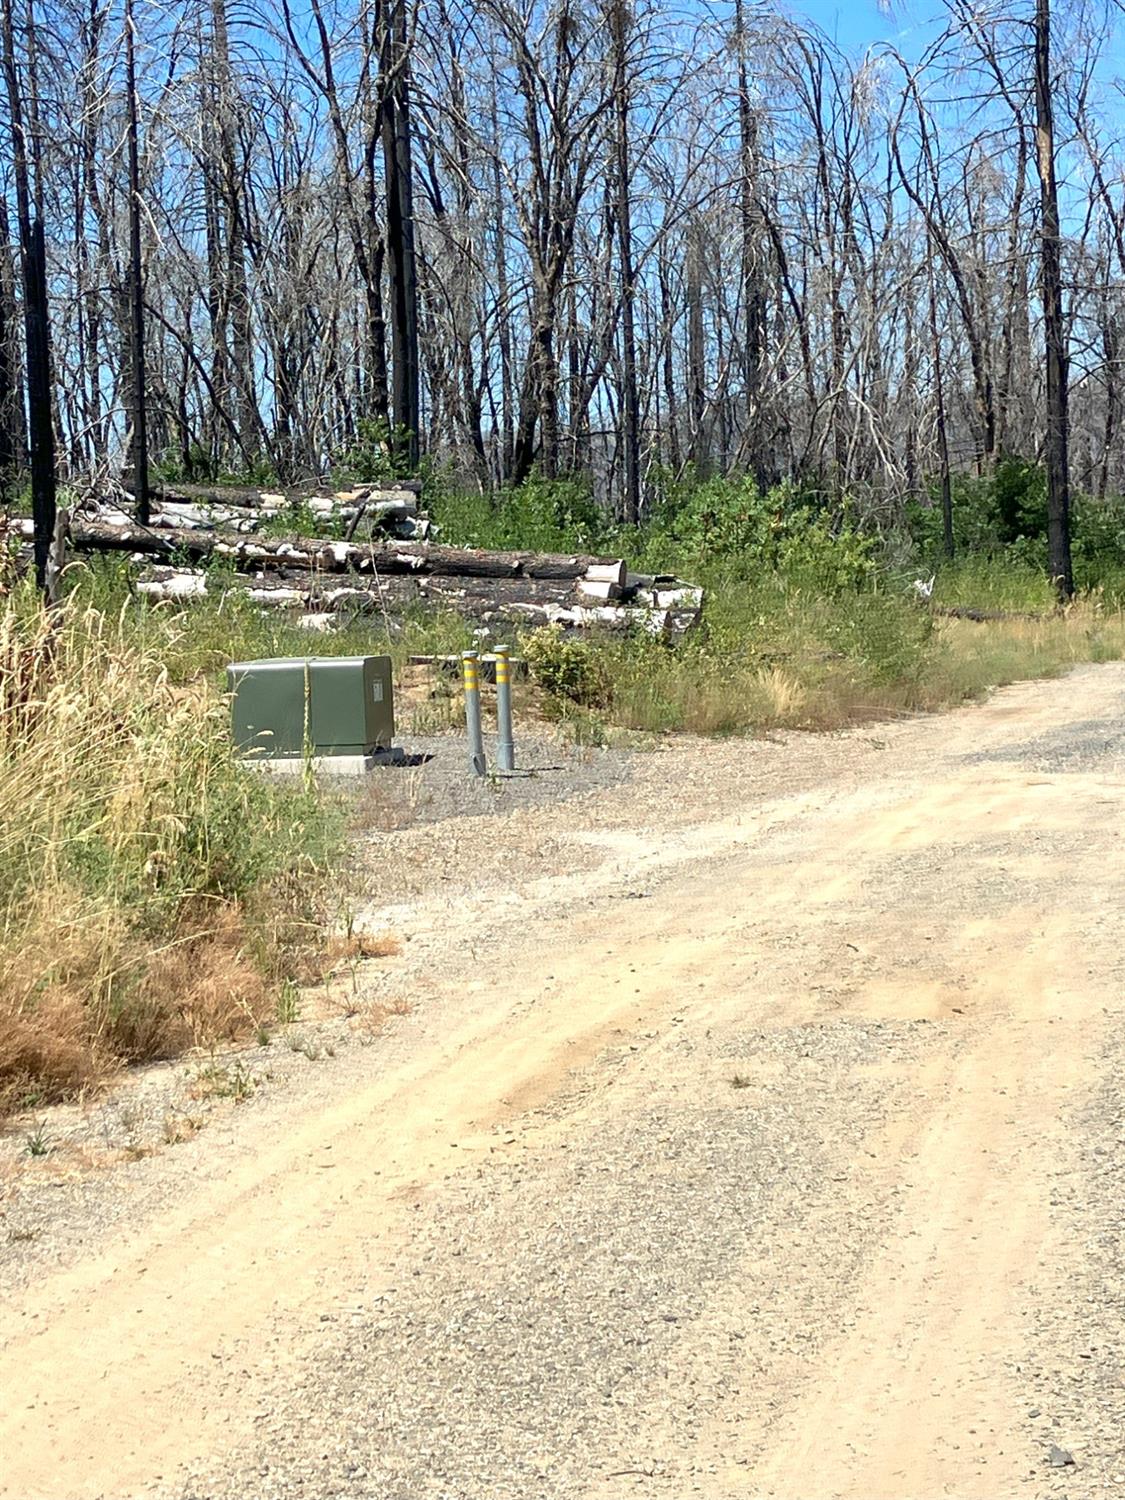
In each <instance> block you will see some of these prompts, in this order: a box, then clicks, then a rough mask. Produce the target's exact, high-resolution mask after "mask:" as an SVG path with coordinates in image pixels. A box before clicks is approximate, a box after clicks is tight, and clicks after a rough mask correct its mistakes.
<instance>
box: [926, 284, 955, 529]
mask: <svg viewBox="0 0 1125 1500" xmlns="http://www.w3.org/2000/svg"><path fill="white" fill-rule="evenodd" d="M929 281H930V348H931V351H932V356H933V367H934V400H935V402H936V403H937V410H936V416H935V421H936V425H937V443H938V468H939V473H940V476H941V536H942V545H943V547H944V549H945V555H946V557H952V556H953V551H954V540H953V486H952V482H951V480H950V475H949V439H948V436H947V434H946V428H945V374H944V371H943V369H942V358H941V335H940V334H939V332H938V319H937V293H936V291H935V289H934V263H933V260H931V261H930V262H929Z"/></svg>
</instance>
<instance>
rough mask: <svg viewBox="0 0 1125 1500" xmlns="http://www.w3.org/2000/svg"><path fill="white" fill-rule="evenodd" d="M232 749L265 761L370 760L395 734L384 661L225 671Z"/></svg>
mask: <svg viewBox="0 0 1125 1500" xmlns="http://www.w3.org/2000/svg"><path fill="white" fill-rule="evenodd" d="M227 681H228V683H229V684H230V691H231V695H232V697H231V729H232V733H233V738H234V743H235V747H236V749H237V750H238V751H239V752H240V753H241V754H243V755H251V756H255V757H260V758H261V759H263V760H267V759H268V760H300V759H301V758H302V757H303V756H304V754H305V753H306V749H307V751H308V753H309V754H311V755H315V756H333V755H336V756H356V755H368V754H370V753H371V752H372V751H374V750H390V748H391V742H392V740H393V739H394V733H395V716H394V696H393V690H392V687H391V659H390V657H389V656H311V657H285V658H279V659H275V660H272V661H236V662H232V663H231V665H230V666H229V667H228V668H227Z"/></svg>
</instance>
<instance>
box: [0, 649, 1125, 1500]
mask: <svg viewBox="0 0 1125 1500" xmlns="http://www.w3.org/2000/svg"><path fill="white" fill-rule="evenodd" d="M1123 710H1125V668H1121V667H1118V666H1104V667H1097V668H1084V669H1081V670H1080V671H1078V672H1075V673H1073V674H1072V675H1071V676H1070V677H1068V678H1066V679H1064V680H1061V681H1058V682H1054V683H1038V684H1023V685H1020V686H1018V687H1014V688H1010V689H1007V690H1005V691H1003V692H1001V693H998V694H996V695H995V697H994V698H993V699H992V700H991V701H990V702H988V703H987V704H984V705H981V706H977V707H973V708H967V709H964V710H960V711H958V712H956V713H953V714H949V715H946V716H943V717H941V718H928V719H919V720H914V721H909V722H903V723H896V724H892V725H876V726H869V727H867V728H865V729H864V730H862V731H855V732H851V733H848V734H844V735H838V736H831V737H822V738H813V737H805V736H797V735H784V736H778V737H777V738H776V739H771V740H768V741H754V742H744V741H737V742H725V743H724V742H700V743H691V742H678V743H677V744H675V745H674V746H669V747H664V748H660V749H657V750H655V751H653V752H651V753H629V752H620V751H589V752H566V753H565V754H564V753H563V752H560V751H558V750H557V749H556V747H553V746H551V745H550V744H549V743H547V742H544V743H543V744H542V745H541V746H536V747H531V746H529V748H528V757H529V763H532V762H534V760H535V757H536V756H538V757H539V767H538V768H539V772H540V774H539V775H538V776H534V777H528V778H526V779H525V781H524V782H523V784H522V785H519V787H518V789H517V784H516V783H511V784H501V785H498V786H492V785H488V786H472V785H470V784H467V783H465V782H463V780H462V779H461V778H460V776H459V774H458V773H457V772H456V770H455V769H454V768H455V766H456V762H457V758H458V757H459V755H460V750H461V747H460V746H459V745H458V744H457V743H456V742H454V741H452V740H448V741H447V740H441V741H435V742H434V743H433V744H432V745H429V744H428V745H427V746H426V747H424V752H423V751H419V753H425V754H428V755H431V756H432V757H433V758H432V759H431V760H427V761H425V762H423V763H422V764H420V765H418V766H416V767H414V768H408V769H407V770H406V771H405V772H395V773H393V774H395V775H407V776H414V777H415V778H416V780H415V781H414V782H413V783H412V784H411V795H412V796H414V797H415V801H416V809H415V812H414V814H413V815H412V816H411V817H410V818H409V819H406V820H403V819H402V818H401V814H400V813H395V814H394V815H393V816H392V814H391V813H390V812H389V811H388V810H387V803H388V801H389V800H390V801H394V802H397V801H398V800H400V799H398V798H394V799H386V798H383V797H382V795H381V793H376V794H374V797H373V805H372V807H371V808H370V809H368V815H367V821H366V826H365V831H363V832H362V833H361V834H360V835H359V837H358V838H357V844H356V856H355V857H356V861H357V880H358V888H359V889H360V890H361V892H362V895H363V905H362V909H361V912H360V916H361V919H362V921H363V923H364V925H365V926H366V927H369V928H371V929H376V930H380V929H381V930H388V931H393V932H395V933H396V934H398V935H399V936H400V937H401V939H402V952H401V954H399V955H398V956H396V957H393V958H389V959H386V960H378V961H375V962H374V963H373V964H371V965H370V966H366V967H365V968H364V969H363V970H362V971H361V972H360V974H359V976H358V978H357V986H356V993H355V996H354V1003H353V1004H351V1005H349V1006H345V1007H342V1009H343V1010H344V1011H348V1010H350V1011H351V1013H350V1014H340V1015H338V1016H336V1017H335V1018H334V1019H329V1020H324V1021H320V1022H318V1023H317V1024H316V1025H315V1026H308V1027H305V1028H304V1038H303V1039H304V1040H307V1041H308V1042H309V1045H308V1046H307V1047H306V1049H305V1050H304V1051H301V1050H296V1051H294V1050H292V1049H290V1048H289V1047H287V1046H286V1047H282V1046H279V1044H277V1043H275V1044H274V1046H273V1047H271V1048H269V1049H262V1050H261V1052H259V1053H248V1054H244V1055H243V1056H242V1057H241V1058H240V1059H239V1060H238V1066H240V1067H245V1068H246V1069H247V1070H248V1073H250V1074H253V1075H257V1076H256V1081H255V1083H254V1086H253V1087H252V1088H249V1089H248V1090H247V1091H246V1094H245V1097H244V1098H243V1099H242V1100H241V1102H239V1101H237V1100H236V1099H235V1098H234V1097H231V1096H219V1097H212V1098H209V1099H208V1100H207V1101H206V1104H207V1109H206V1113H205V1116H204V1118H203V1119H202V1121H201V1128H198V1129H197V1130H194V1131H193V1132H192V1133H191V1135H190V1138H185V1139H183V1140H182V1141H181V1142H179V1143H178V1144H174V1145H172V1144H168V1143H167V1142H165V1143H164V1144H163V1145H160V1143H159V1142H156V1143H155V1144H156V1147H157V1149H151V1150H150V1149H149V1148H148V1147H147V1146H145V1147H144V1149H140V1146H139V1145H138V1144H137V1141H135V1143H134V1144H135V1147H136V1149H134V1151H133V1153H132V1159H121V1157H122V1154H123V1151H124V1154H125V1155H128V1152H127V1151H125V1150H124V1148H123V1147H122V1146H120V1145H119V1144H117V1142H118V1139H119V1136H118V1135H115V1134H114V1132H120V1131H121V1130H122V1129H123V1128H124V1127H122V1125H121V1122H120V1119H117V1120H116V1123H112V1122H111V1123H106V1122H105V1120H102V1121H101V1123H100V1124H99V1120H98V1118H97V1111H98V1110H101V1111H102V1112H103V1114H104V1112H105V1111H117V1112H118V1113H120V1111H122V1110H124V1111H125V1112H126V1114H128V1113H129V1112H130V1111H132V1112H133V1113H132V1116H131V1117H132V1118H133V1121H134V1133H135V1136H136V1134H137V1132H140V1134H141V1135H143V1136H144V1139H145V1140H148V1138H149V1136H151V1135H152V1133H153V1130H154V1126H153V1123H152V1122H153V1121H155V1120H156V1119H157V1118H158V1117H159V1116H160V1113H161V1111H162V1110H164V1109H165V1108H166V1104H167V1099H168V1098H169V1097H174V1096H175V1090H176V1089H180V1088H184V1087H187V1086H188V1085H189V1084H190V1079H191V1074H190V1069H191V1068H192V1067H195V1068H196V1069H198V1068H199V1067H200V1063H199V1061H198V1060H196V1062H195V1063H193V1064H188V1065H186V1066H185V1067H181V1068H180V1069H172V1070H156V1071H154V1072H151V1073H150V1074H147V1075H144V1076H143V1077H141V1078H138V1079H136V1080H135V1081H133V1082H132V1083H130V1084H129V1086H128V1087H127V1088H126V1089H124V1090H122V1091H121V1093H120V1094H119V1095H118V1096H116V1097H115V1099H114V1100H113V1101H103V1102H102V1103H101V1104H99V1105H98V1106H96V1108H95V1109H94V1110H92V1111H87V1112H86V1114H83V1112H81V1111H70V1112H65V1111H64V1112H58V1113H57V1114H55V1115H52V1118H51V1120H50V1121H49V1122H48V1128H49V1129H50V1130H51V1131H53V1132H55V1134H56V1136H57V1138H58V1139H59V1140H60V1141H68V1142H70V1149H69V1150H65V1151H64V1150H60V1151H58V1152H57V1153H53V1154H52V1156H51V1157H48V1158H45V1159H44V1160H43V1161H42V1162H39V1161H34V1162H28V1161H26V1160H20V1161H19V1162H18V1163H17V1162H16V1159H15V1157H13V1156H12V1155H11V1153H9V1158H8V1162H9V1168H8V1175H7V1177H6V1179H5V1180H4V1188H3V1192H4V1198H3V1212H4V1215H5V1224H6V1226H7V1229H8V1240H7V1244H5V1245H4V1246H3V1247H2V1252H3V1257H4V1259H3V1261H2V1264H3V1267H4V1283H3V1287H4V1301H3V1309H4V1311H3V1323H2V1328H3V1337H2V1342H0V1388H2V1389H3V1390H4V1392H5V1400H4V1403H3V1406H2V1408H0V1495H2V1496H4V1497H11V1500H34V1497H37V1496H43V1497H47V1496H50V1497H52V1500H79V1497H93V1496H100V1497H103V1500H126V1497H129V1496H136V1497H138V1500H140V1497H154V1496H159V1497H160V1500H233V1497H246V1500H250V1497H254V1500H266V1497H274V1496H276V1497H282V1496H297V1495H300V1496H304V1497H315V1500H321V1497H324V1500H327V1497H329V1496H332V1497H335V1496H340V1497H342V1496H348V1497H352V1496H355V1497H371V1500H375V1497H379V1500H452V1497H456V1500H470V1497H471V1500H478V1497H481V1496H484V1495H487V1496H489V1497H498V1500H532V1497H551V1500H556V1497H557V1500H594V1497H599V1500H600V1497H605V1500H621V1497H626V1496H644V1497H646V1500H647V1497H650V1496H651V1497H655V1500H659V1497H662V1496H667V1497H669V1500H679V1497H683V1496H686V1495H693V1494H700V1495H704V1496H706V1497H708V1500H734V1497H740V1500H741V1497H747V1500H749V1497H759V1496H760V1497H775V1500H781V1497H784V1500H845V1497H847V1500H861V1497H863V1500H878V1497H887V1500H891V1497H895V1500H908V1497H909V1500H929V1497H931V1496H933V1497H936V1496H943V1495H956V1496H960V1497H964V1500H976V1497H979V1500H997V1497H1004V1496H1009V1495H1021V1496H1023V1495H1028V1496H1043V1497H1047V1496H1051V1497H1054V1496H1063V1495H1065V1496H1068V1497H1069V1500H1079V1497H1081V1500H1086V1497H1098V1496H1102V1495H1111V1494H1121V1493H1125V1438H1123V1437H1122V1433H1123V1432H1125V1402H1123V1396H1122V1392H1123V1389H1125V1387H1123V1383H1122V1379H1121V1372H1120V1363H1119V1361H1120V1352H1119V1351H1120V1349H1121V1348H1122V1347H1125V1302H1123V1301H1122V1298H1121V1296H1120V1291H1119V1289H1120V1285H1121V1270H1122V1267H1121V1265H1120V1246H1121V1242H1122V1240H1121V1235H1122V1230H1123V1229H1125V1210H1123V1209H1122V1206H1121V1205H1122V1201H1123V1194H1122V1191H1121V1189H1122V1185H1123V1184H1122V1178H1121V1171H1122V1169H1121V1162H1122V1139H1123V1137H1122V1128H1123V1127H1122V1107H1123V1106H1122V1095H1121V1090H1120V1078H1121V1064H1122V1061H1123V1060H1125V1059H1123V1057H1122V1051H1121V1041H1120V1037H1121V1035H1122V1034H1123V1033H1122V1029H1121V1018H1122V1009H1123V1002H1125V983H1123V979H1125V968H1123V963H1122V959H1121V948H1122V944H1121V936H1122V934H1121V916H1120V914H1121V911H1122V910H1123V909H1125V858H1123V857H1122V849H1121V831H1122V816H1121V808H1122V796H1123V793H1125V713H1123ZM408 748H410V749H414V748H415V747H413V746H408ZM553 767H557V769H552V768H553ZM391 774H392V773H390V772H388V773H387V775H388V776H389V775H391ZM552 778H554V781H552ZM474 799H475V800H474ZM401 821H405V826H394V825H395V823H396V822H401ZM221 1065H222V1066H223V1067H224V1068H226V1067H230V1066H233V1064H232V1062H231V1061H230V1060H227V1059H223V1060H221ZM146 1090H151V1091H152V1094H153V1098H152V1102H150V1103H148V1104H145V1103H142V1100H143V1098H144V1096H145V1092H146ZM169 1090H171V1091H172V1093H171V1094H169V1092H168V1091H169ZM145 1122H147V1123H145ZM99 1129H100V1130H101V1131H102V1137H103V1141H104V1142H109V1143H113V1149H112V1150H111V1149H110V1146H109V1144H107V1145H106V1149H105V1153H104V1158H103V1159H101V1160H100V1161H97V1162H91V1161H83V1160H82V1159H81V1148H82V1144H83V1142H85V1145H86V1147H87V1149H88V1150H90V1151H92V1150H93V1147H92V1146H91V1145H90V1139H91V1137H96V1133H97V1131H98V1130H99ZM83 1132H85V1135H83ZM145 1132H148V1134H147V1135H146V1134H145Z"/></svg>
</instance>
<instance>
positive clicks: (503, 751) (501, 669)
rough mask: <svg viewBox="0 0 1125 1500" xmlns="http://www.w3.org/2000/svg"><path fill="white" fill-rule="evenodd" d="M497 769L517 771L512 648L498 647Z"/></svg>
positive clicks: (496, 649) (495, 648)
mask: <svg viewBox="0 0 1125 1500" xmlns="http://www.w3.org/2000/svg"><path fill="white" fill-rule="evenodd" d="M493 649H494V651H495V654H496V728H497V731H498V738H497V741H496V769H497V770H498V771H514V770H515V769H516V746H515V742H514V741H513V739H512V669H511V664H510V663H509V661H508V653H509V652H510V651H511V649H512V648H511V647H510V646H496V647H494V648H493Z"/></svg>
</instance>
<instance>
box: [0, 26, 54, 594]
mask: <svg viewBox="0 0 1125 1500" xmlns="http://www.w3.org/2000/svg"><path fill="white" fill-rule="evenodd" d="M25 22H26V26H27V47H28V53H29V55H28V70H29V73H30V74H31V75H32V78H31V86H32V90H33V91H34V66H35V55H34V45H35V19H34V16H33V14H32V9H31V0H28V3H27V9H26V12H25ZM0 45H2V47H3V54H4V76H5V81H6V83H7V90H8V111H9V123H10V126H11V138H12V169H13V176H14V178H15V184H16V217H17V220H18V224H19V236H20V261H21V264H22V269H23V308H24V337H25V340H26V344H27V354H26V358H27V407H28V422H29V426H30V430H31V512H32V518H33V520H34V525H35V535H34V542H35V578H36V582H37V583H38V585H39V587H40V588H41V589H42V588H45V587H46V581H47V562H48V558H49V555H50V550H51V542H52V540H53V538H54V534H55V510H56V506H55V433H54V425H53V421H52V410H51V404H52V403H51V335H50V324H49V321H48V308H47V266H46V251H45V247H44V239H43V209H42V197H41V195H42V183H41V174H40V170H39V159H38V157H39V143H38V142H37V141H36V140H34V139H33V140H32V141H31V150H30V152H29V150H28V139H27V131H26V128H25V125H24V106H23V89H22V85H21V80H20V68H19V61H18V58H17V54H16V37H15V22H14V19H13V16H12V0H0ZM32 164H34V167H35V177H34V182H33V181H32V177H31V166H32ZM33 215H34V217H33Z"/></svg>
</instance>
